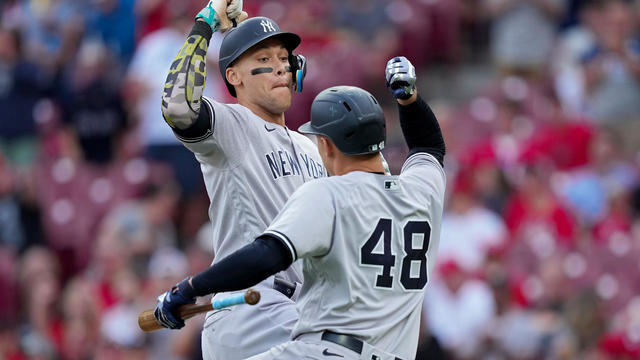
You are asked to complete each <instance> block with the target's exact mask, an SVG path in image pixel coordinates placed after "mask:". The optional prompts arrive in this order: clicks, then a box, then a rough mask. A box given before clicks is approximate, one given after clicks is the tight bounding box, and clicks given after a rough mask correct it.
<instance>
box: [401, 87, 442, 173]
mask: <svg viewBox="0 0 640 360" xmlns="http://www.w3.org/2000/svg"><path fill="white" fill-rule="evenodd" d="M398 104H399V105H398V110H399V114H400V127H401V128H402V133H403V135H404V138H405V140H406V142H407V146H408V147H409V154H413V153H416V152H427V153H429V154H431V155H433V156H434V157H435V158H436V159H437V160H438V162H440V164H441V165H443V163H444V155H445V152H446V148H445V143H444V138H443V137H442V131H441V130H440V125H439V124H438V120H437V119H436V116H435V114H434V113H433V111H431V108H430V107H429V105H427V103H426V102H424V100H422V98H421V97H420V96H419V95H418V93H417V91H416V92H415V93H414V94H413V96H411V97H410V98H409V99H407V100H398Z"/></svg>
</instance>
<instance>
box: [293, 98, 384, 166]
mask: <svg viewBox="0 0 640 360" xmlns="http://www.w3.org/2000/svg"><path fill="white" fill-rule="evenodd" d="M298 131H300V132H301V133H303V134H313V135H323V136H326V137H328V138H329V139H331V141H333V143H334V144H335V145H336V147H337V148H338V149H339V150H340V151H342V152H343V153H344V154H345V155H364V154H372V153H376V152H379V151H380V150H382V149H383V148H384V142H385V139H386V126H385V120H384V113H383V112H382V108H381V107H380V104H378V101H377V100H376V99H375V98H374V97H373V95H371V94H370V93H369V92H367V91H365V90H363V89H360V88H357V87H354V86H335V87H332V88H329V89H326V90H324V91H322V92H321V93H320V94H318V95H317V96H316V98H315V99H314V100H313V104H312V105H311V121H309V122H307V123H306V124H303V125H302V126H300V128H298Z"/></svg>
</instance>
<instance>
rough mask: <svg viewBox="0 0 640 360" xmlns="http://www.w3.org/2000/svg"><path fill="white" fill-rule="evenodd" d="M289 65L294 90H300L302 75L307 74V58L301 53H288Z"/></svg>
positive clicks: (302, 80)
mask: <svg viewBox="0 0 640 360" xmlns="http://www.w3.org/2000/svg"><path fill="white" fill-rule="evenodd" d="M289 65H290V66H291V78H292V81H293V88H294V90H295V91H296V92H302V86H303V82H304V77H305V75H307V58H306V57H304V56H302V55H296V54H293V53H290V54H289Z"/></svg>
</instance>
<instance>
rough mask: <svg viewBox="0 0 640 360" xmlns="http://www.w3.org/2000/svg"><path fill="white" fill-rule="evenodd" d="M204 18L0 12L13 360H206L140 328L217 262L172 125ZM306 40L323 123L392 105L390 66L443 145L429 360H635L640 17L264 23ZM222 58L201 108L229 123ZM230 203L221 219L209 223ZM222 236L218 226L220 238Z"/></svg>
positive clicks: (427, 5)
mask: <svg viewBox="0 0 640 360" xmlns="http://www.w3.org/2000/svg"><path fill="white" fill-rule="evenodd" d="M204 5H205V1H204V0H197V1H196V0H91V1H89V0H2V1H1V2H0V269H1V270H0V289H1V291H2V294H1V295H0V359H11V360H16V359H198V358H200V357H201V355H200V345H199V341H200V335H199V333H200V329H201V326H202V321H203V317H202V316H201V317H199V318H196V319H193V320H190V321H189V322H187V324H188V325H187V327H186V328H185V329H183V330H181V331H175V332H171V331H168V330H163V331H159V332H156V333H153V334H151V335H145V334H144V333H142V332H141V331H140V330H138V327H137V323H136V317H137V314H138V313H139V312H140V311H141V310H143V309H145V308H150V307H153V306H154V304H155V300H154V297H155V296H157V295H158V294H160V293H161V292H162V291H163V290H166V289H168V288H169V287H171V286H172V285H173V284H174V283H176V282H177V281H179V280H181V279H183V278H184V277H185V276H186V275H187V274H189V273H194V272H198V271H200V270H202V269H204V268H206V267H207V266H208V265H209V264H210V262H211V259H212V258H213V256H214V254H213V252H212V249H211V234H210V229H209V225H208V219H207V207H208V202H209V200H208V198H207V196H206V193H205V191H204V185H203V181H202V176H201V174H200V171H199V167H198V165H197V163H196V161H195V159H194V158H193V156H192V154H191V153H189V152H188V151H187V150H186V149H185V148H184V147H183V146H182V145H181V144H180V143H178V142H177V141H176V139H175V138H174V136H173V134H172V133H171V131H170V129H169V127H168V126H167V125H166V124H165V123H164V121H163V119H162V117H161V113H160V98H161V91H162V90H161V89H162V86H163V83H164V79H165V76H166V73H167V71H168V69H169V65H170V63H171V61H172V60H173V57H174V56H175V54H176V53H177V52H178V50H179V49H180V47H181V46H182V43H183V41H184V40H185V38H186V34H187V33H188V31H189V29H190V27H191V25H192V23H193V20H192V19H193V16H194V15H195V14H196V13H197V11H198V10H200V8H202V7H203V6H204ZM245 9H246V10H247V11H248V12H249V14H250V15H251V16H256V15H264V16H268V17H271V18H272V19H274V20H276V21H277V22H278V23H279V25H280V26H281V28H283V29H284V30H285V31H293V32H296V33H298V34H299V35H301V36H302V38H303V42H302V45H301V46H300V47H299V49H298V50H297V51H298V52H299V53H302V54H304V55H305V56H306V57H307V58H308V73H307V78H306V80H305V86H304V92H303V93H302V94H295V95H294V106H293V107H292V109H291V110H290V111H289V112H288V113H287V116H286V118H287V124H288V126H289V127H290V128H293V129H296V128H297V127H298V126H299V125H300V124H302V123H304V122H306V121H307V120H308V113H309V107H310V104H311V102H312V100H313V98H314V96H315V95H316V94H317V93H318V92H319V91H321V90H323V89H325V88H326V87H329V86H333V85H356V86H360V87H364V88H365V89H368V90H369V91H371V92H372V93H374V95H375V96H376V97H377V98H378V99H379V100H380V101H381V102H382V103H383V105H384V110H385V112H386V115H387V124H388V125H387V126H388V132H389V133H388V145H387V148H386V149H385V150H384V155H385V157H386V158H387V160H388V161H389V163H390V166H391V168H392V172H393V173H395V174H397V173H398V172H399V169H400V167H401V165H402V162H403V160H404V157H405V156H406V153H407V149H406V147H405V145H404V142H403V139H402V135H401V133H400V131H399V126H398V121H397V115H396V109H395V104H394V101H393V99H392V98H391V96H390V95H389V94H388V93H387V90H386V89H385V86H384V66H385V63H386V61H387V60H388V59H389V58H390V57H393V56H396V55H404V56H407V57H408V58H409V59H410V60H411V61H412V62H413V64H414V65H415V66H416V68H417V72H418V87H419V90H420V93H421V94H422V96H423V97H424V98H425V99H427V100H428V102H429V103H430V104H431V106H432V107H433V109H434V111H435V112H436V114H437V115H438V118H439V120H440V122H441V125H442V128H443V132H444V135H445V137H446V141H447V147H448V152H447V157H446V160H445V165H446V170H447V174H448V188H447V205H446V208H445V214H444V216H443V224H442V238H441V243H440V252H439V255H438V263H437V264H436V265H435V266H436V270H435V271H434V274H433V276H432V278H431V279H430V284H429V286H428V287H427V290H426V297H425V303H424V308H423V323H422V329H421V335H420V349H419V354H418V358H419V359H522V360H524V359H640V260H639V259H640V217H639V216H638V214H639V211H640V190H639V189H640V186H639V185H640V182H639V178H638V175H639V170H640V167H639V165H640V42H639V38H638V26H639V21H640V1H631V0H582V1H581V0H339V1H338V0H326V1H296V0H281V1H268V0H265V1H257V0H246V1H245ZM220 41H221V37H220V36H219V35H215V36H214V38H213V39H212V42H211V46H210V51H209V55H210V56H209V60H210V64H209V75H210V76H209V78H208V82H207V95H209V96H213V97H214V98H216V99H219V100H221V101H233V99H232V98H230V97H229V95H228V94H227V92H226V90H225V88H224V84H223V83H222V81H221V79H220V77H219V73H218V68H217V65H216V57H217V51H218V47H219V44H220ZM214 201H215V199H214ZM218 216H224V214H219V215H218Z"/></svg>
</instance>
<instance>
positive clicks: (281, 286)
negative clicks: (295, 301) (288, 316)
mask: <svg viewBox="0 0 640 360" xmlns="http://www.w3.org/2000/svg"><path fill="white" fill-rule="evenodd" d="M273 288H274V289H276V290H278V291H279V292H281V293H283V294H284V295H285V296H286V297H288V298H289V299H291V297H292V296H293V293H295V292H296V283H294V282H291V281H287V280H285V279H283V278H281V277H277V276H276V277H274V278H273Z"/></svg>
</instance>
